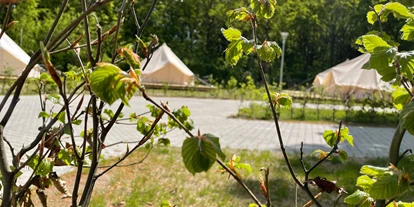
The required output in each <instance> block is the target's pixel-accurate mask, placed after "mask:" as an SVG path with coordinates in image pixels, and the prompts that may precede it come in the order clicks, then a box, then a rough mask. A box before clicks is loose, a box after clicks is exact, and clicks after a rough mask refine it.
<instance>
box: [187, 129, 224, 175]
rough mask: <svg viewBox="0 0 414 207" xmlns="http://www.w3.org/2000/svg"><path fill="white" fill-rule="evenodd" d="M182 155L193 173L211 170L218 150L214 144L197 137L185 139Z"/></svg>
mask: <svg viewBox="0 0 414 207" xmlns="http://www.w3.org/2000/svg"><path fill="white" fill-rule="evenodd" d="M181 155H182V157H183V160H184V164H185V167H186V168H187V170H188V171H189V172H190V173H192V174H193V175H195V173H199V172H203V171H207V170H209V169H210V168H211V166H212V165H213V164H214V162H215V161H216V151H215V150H214V147H213V145H211V143H210V142H206V141H204V140H202V139H199V138H195V137H193V138H187V139H185V140H184V143H183V146H182V148H181Z"/></svg>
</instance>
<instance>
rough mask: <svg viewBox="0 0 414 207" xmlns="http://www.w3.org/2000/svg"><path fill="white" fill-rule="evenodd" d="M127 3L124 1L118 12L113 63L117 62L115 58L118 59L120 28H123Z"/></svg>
mask: <svg viewBox="0 0 414 207" xmlns="http://www.w3.org/2000/svg"><path fill="white" fill-rule="evenodd" d="M126 2H127V1H126V0H123V1H122V5H121V9H119V11H118V21H117V24H116V30H115V36H114V38H113V39H114V49H113V52H112V63H114V62H115V58H116V54H117V50H118V34H119V27H120V26H121V22H122V19H123V15H124V10H125V5H126Z"/></svg>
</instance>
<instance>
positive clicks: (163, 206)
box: [161, 201, 173, 207]
mask: <svg viewBox="0 0 414 207" xmlns="http://www.w3.org/2000/svg"><path fill="white" fill-rule="evenodd" d="M172 206H173V205H171V203H170V202H169V201H163V202H161V207H172Z"/></svg>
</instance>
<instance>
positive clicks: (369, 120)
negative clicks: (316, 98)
mask: <svg viewBox="0 0 414 207" xmlns="http://www.w3.org/2000/svg"><path fill="white" fill-rule="evenodd" d="M279 114H280V120H299V121H323V122H333V123H338V122H339V121H340V120H344V122H345V123H346V124H364V125H374V126H393V127H394V126H396V125H397V123H398V114H396V113H376V112H374V111H355V110H350V111H348V112H347V111H345V110H335V111H334V110H332V109H319V110H318V109H310V108H304V109H303V108H291V109H286V108H281V109H280V111H279ZM233 117H236V118H245V119H259V120H273V116H272V113H271V110H270V108H269V107H268V106H267V105H266V104H258V103H254V102H253V103H251V104H250V105H249V106H247V107H242V108H240V109H239V111H238V113H237V115H235V116H233Z"/></svg>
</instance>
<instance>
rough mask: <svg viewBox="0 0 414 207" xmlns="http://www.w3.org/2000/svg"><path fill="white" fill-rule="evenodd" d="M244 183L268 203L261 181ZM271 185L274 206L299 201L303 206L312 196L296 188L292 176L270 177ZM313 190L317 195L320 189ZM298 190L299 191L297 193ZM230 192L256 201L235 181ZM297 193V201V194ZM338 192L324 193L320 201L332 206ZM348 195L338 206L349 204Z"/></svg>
mask: <svg viewBox="0 0 414 207" xmlns="http://www.w3.org/2000/svg"><path fill="white" fill-rule="evenodd" d="M244 183H245V184H246V185H247V186H248V187H249V188H250V190H251V191H252V192H253V193H254V194H255V195H256V196H257V198H258V199H259V200H260V202H262V204H266V198H265V197H264V196H263V194H262V191H261V190H260V183H259V181H258V180H253V179H246V180H244ZM269 186H270V190H269V191H270V198H271V201H272V204H273V206H293V207H294V206H295V204H296V202H297V206H303V205H304V204H305V203H307V202H308V201H309V200H310V198H309V197H308V195H307V194H306V193H305V192H304V191H303V190H302V189H300V188H299V187H298V188H297V189H295V184H294V181H293V179H291V177H286V178H281V179H270V180H269ZM310 188H311V191H312V193H313V194H314V195H316V194H317V193H318V192H319V191H318V190H317V189H316V188H315V187H310ZM296 190H297V193H296ZM230 194H231V195H232V196H234V197H235V199H245V200H247V201H248V202H249V203H254V201H253V200H252V199H250V196H249V195H248V194H247V192H246V191H245V190H244V189H243V188H242V187H241V186H240V185H239V184H238V183H234V184H233V186H232V187H231V188H230ZM296 195H297V201H296V197H295V196H296ZM337 196H338V194H337V193H336V192H333V193H331V194H327V193H324V194H323V195H322V198H321V199H320V202H321V204H322V205H323V206H332V205H333V203H334V201H335V199H336V198H337ZM345 196H346V195H342V197H341V198H340V202H339V204H338V205H337V206H344V207H345V206H347V205H346V204H345V203H344V202H343V199H344V197H345Z"/></svg>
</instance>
